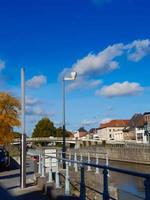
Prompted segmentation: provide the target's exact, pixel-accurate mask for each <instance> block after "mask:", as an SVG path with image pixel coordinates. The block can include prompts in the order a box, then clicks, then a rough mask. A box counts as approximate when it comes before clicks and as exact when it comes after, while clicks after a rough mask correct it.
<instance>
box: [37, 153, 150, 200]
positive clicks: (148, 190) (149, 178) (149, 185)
mask: <svg viewBox="0 0 150 200" xmlns="http://www.w3.org/2000/svg"><path fill="white" fill-rule="evenodd" d="M39 158H40V159H39V163H41V165H40V164H39V166H42V170H41V169H40V170H39V171H41V174H42V176H44V168H45V158H49V160H50V163H51V162H52V159H55V160H56V161H55V162H56V163H57V171H56V173H55V176H56V188H59V187H60V186H59V170H58V169H59V167H58V163H59V162H60V161H61V162H62V163H65V165H66V177H65V192H66V193H68V191H69V186H68V183H69V184H70V178H69V163H74V164H75V163H76V169H77V165H79V166H80V198H79V199H80V200H85V199H86V188H88V189H91V187H90V186H87V185H86V184H85V167H86V166H90V167H94V168H96V169H97V168H98V169H101V170H102V171H103V192H102V196H103V200H110V199H112V200H115V199H114V198H113V197H111V196H110V195H109V190H108V186H109V181H108V173H109V171H113V172H116V173H123V174H126V175H131V176H136V177H140V178H143V179H144V186H145V198H144V200H150V174H147V173H141V172H136V171H132V170H126V169H120V168H116V167H111V166H109V165H108V164H105V165H100V164H97V162H96V163H95V162H91V161H90V162H89V159H88V162H85V161H82V162H81V161H77V160H76V159H75V160H72V159H68V158H62V157H59V156H51V155H47V154H45V155H44V154H39ZM41 159H42V161H41ZM50 166H51V164H50ZM77 170H78V169H77ZM49 177H50V179H49V180H52V179H51V177H52V168H50V170H49ZM95 192H96V190H95Z"/></svg>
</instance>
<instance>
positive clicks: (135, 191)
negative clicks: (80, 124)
mask: <svg viewBox="0 0 150 200" xmlns="http://www.w3.org/2000/svg"><path fill="white" fill-rule="evenodd" d="M78 159H79V160H80V158H78ZM83 159H84V160H85V161H87V158H86V157H84V158H83ZM92 161H94V162H95V159H92ZM105 162H106V161H105V160H100V161H99V164H102V165H103V164H105ZM109 166H111V167H116V168H121V169H127V170H131V171H137V172H141V173H149V174H150V165H143V164H138V163H127V162H119V161H109ZM109 174H110V178H109V179H110V182H111V183H113V185H114V186H115V187H117V188H118V193H119V200H142V199H144V197H145V191H144V179H142V178H139V177H135V176H130V175H126V174H122V173H117V172H109Z"/></svg>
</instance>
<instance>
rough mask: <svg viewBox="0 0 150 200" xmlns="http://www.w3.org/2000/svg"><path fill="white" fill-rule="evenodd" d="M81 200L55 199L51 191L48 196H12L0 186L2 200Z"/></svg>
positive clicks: (77, 199) (34, 194)
mask: <svg viewBox="0 0 150 200" xmlns="http://www.w3.org/2000/svg"><path fill="white" fill-rule="evenodd" d="M33 199H36V200H79V198H78V197H72V196H59V197H57V198H53V196H52V194H51V191H49V193H48V195H45V194H42V192H41V191H29V192H28V193H26V194H22V195H19V196H12V195H11V194H10V192H8V191H7V189H4V188H3V187H1V186H0V200H33Z"/></svg>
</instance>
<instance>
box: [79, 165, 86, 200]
mask: <svg viewBox="0 0 150 200" xmlns="http://www.w3.org/2000/svg"><path fill="white" fill-rule="evenodd" d="M85 199H86V189H85V174H84V166H81V171H80V200H85Z"/></svg>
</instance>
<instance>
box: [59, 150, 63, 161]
mask: <svg viewBox="0 0 150 200" xmlns="http://www.w3.org/2000/svg"><path fill="white" fill-rule="evenodd" d="M60 158H61V159H60V162H61V163H62V162H63V161H62V151H61V152H60Z"/></svg>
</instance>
